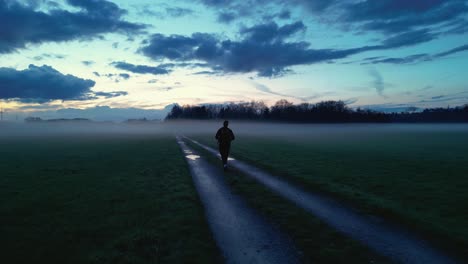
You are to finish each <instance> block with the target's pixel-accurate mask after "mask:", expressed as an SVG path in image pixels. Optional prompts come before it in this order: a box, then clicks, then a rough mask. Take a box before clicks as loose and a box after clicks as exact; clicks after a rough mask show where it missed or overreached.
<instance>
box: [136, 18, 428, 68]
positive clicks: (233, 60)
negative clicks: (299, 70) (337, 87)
mask: <svg viewBox="0 0 468 264" xmlns="http://www.w3.org/2000/svg"><path fill="white" fill-rule="evenodd" d="M305 29H306V27H305V25H304V24H303V23H302V22H301V21H298V22H294V23H290V24H285V25H282V26H279V25H277V24H276V23H274V22H269V23H264V24H258V25H254V26H252V27H244V28H242V29H241V30H240V36H241V38H240V39H239V40H230V39H221V38H220V37H219V36H217V35H215V34H208V33H193V34H192V35H191V36H182V35H168V36H167V35H163V34H154V35H152V36H151V37H150V39H149V40H147V41H145V42H144V46H143V47H142V48H141V49H140V52H141V53H143V54H144V55H146V56H147V57H149V58H152V59H154V60H157V61H160V60H163V59H169V60H173V61H178V62H185V63H188V62H195V61H198V62H200V61H201V62H204V63H206V67H209V68H211V69H212V70H214V71H218V72H223V73H226V74H229V73H248V72H257V74H258V76H262V77H278V76H282V75H284V74H287V73H290V72H291V70H290V69H289V67H291V66H295V65H307V64H313V63H321V62H330V61H332V60H336V59H343V58H346V57H348V56H351V55H354V54H357V53H362V52H366V51H371V50H385V49H392V48H399V47H404V46H407V45H412V44H415V43H420V42H422V41H425V40H426V39H428V38H430V37H431V34H430V33H429V32H427V31H424V30H419V31H414V32H407V33H402V34H399V35H396V36H391V37H389V38H388V39H386V40H384V41H383V42H382V44H379V45H373V46H362V47H357V48H349V49H341V50H340V49H311V48H310V47H309V46H310V43H308V42H305V41H294V40H290V39H293V38H294V36H295V35H296V34H297V33H298V32H302V31H305ZM181 65H182V64H181ZM181 65H178V66H181ZM175 66H177V65H175ZM207 73H208V72H207Z"/></svg>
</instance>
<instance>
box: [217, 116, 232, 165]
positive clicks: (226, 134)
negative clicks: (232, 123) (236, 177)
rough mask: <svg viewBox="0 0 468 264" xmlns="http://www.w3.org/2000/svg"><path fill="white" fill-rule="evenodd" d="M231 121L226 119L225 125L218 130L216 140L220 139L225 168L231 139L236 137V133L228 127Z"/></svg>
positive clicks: (219, 145)
mask: <svg viewBox="0 0 468 264" xmlns="http://www.w3.org/2000/svg"><path fill="white" fill-rule="evenodd" d="M228 126H229V121H227V120H226V121H224V123H223V127H222V128H220V129H218V132H216V136H215V138H216V140H218V147H219V154H221V159H222V161H223V168H224V170H226V169H227V161H228V156H229V150H230V148H231V141H233V140H234V139H235V137H234V133H233V132H232V130H231V129H229V128H228Z"/></svg>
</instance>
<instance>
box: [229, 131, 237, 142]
mask: <svg viewBox="0 0 468 264" xmlns="http://www.w3.org/2000/svg"><path fill="white" fill-rule="evenodd" d="M230 131H231V141H232V140H234V139H236V137H235V136H234V132H232V130H230Z"/></svg>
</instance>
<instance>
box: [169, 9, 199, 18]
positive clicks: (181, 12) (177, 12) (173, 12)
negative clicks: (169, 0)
mask: <svg viewBox="0 0 468 264" xmlns="http://www.w3.org/2000/svg"><path fill="white" fill-rule="evenodd" d="M193 13H194V11H193V10H192V9H189V8H184V7H166V14H167V15H169V16H171V17H182V16H187V15H191V14H193Z"/></svg>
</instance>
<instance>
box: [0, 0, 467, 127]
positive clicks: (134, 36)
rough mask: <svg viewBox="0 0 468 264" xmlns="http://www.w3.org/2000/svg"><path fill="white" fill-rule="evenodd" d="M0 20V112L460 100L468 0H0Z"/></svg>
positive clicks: (84, 113) (423, 104)
mask: <svg viewBox="0 0 468 264" xmlns="http://www.w3.org/2000/svg"><path fill="white" fill-rule="evenodd" d="M0 19H1V21H2V27H1V28H0V103H1V104H2V108H3V109H5V117H6V119H8V118H9V119H13V118H17V116H18V115H19V116H20V117H21V118H22V117H24V116H30V115H36V116H42V117H49V118H60V117H67V118H72V117H87V118H93V119H97V120H106V119H111V120H115V119H119V118H120V119H122V118H138V117H144V116H145V117H146V115H148V116H149V117H150V118H151V117H156V118H160V117H161V116H162V115H164V114H165V113H166V112H167V110H168V109H170V105H172V104H174V103H178V104H180V105H184V104H215V103H216V104H218V103H229V102H247V101H252V100H256V101H258V100H262V101H264V102H265V103H267V104H268V105H273V104H274V103H275V102H276V101H278V100H279V99H287V100H289V101H291V102H294V103H316V102H319V101H324V100H343V101H344V102H346V103H347V104H348V105H349V106H350V107H364V108H371V109H376V110H386V111H389V110H392V109H395V110H396V109H405V108H407V107H410V106H414V107H418V108H429V107H447V106H450V107H452V106H458V105H463V104H466V103H468V74H467V69H468V37H467V36H468V0H445V1H444V0H413V1H407V0H379V1H374V0H359V1H354V0H349V1H337V0H315V1H314V0H268V1H267V0H174V1H156V0H133V1H124V0H57V1H48V0H22V1H19V0H0ZM158 111H159V112H158ZM78 115H79V116H78ZM158 115H159V116H158Z"/></svg>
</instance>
